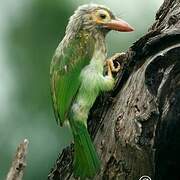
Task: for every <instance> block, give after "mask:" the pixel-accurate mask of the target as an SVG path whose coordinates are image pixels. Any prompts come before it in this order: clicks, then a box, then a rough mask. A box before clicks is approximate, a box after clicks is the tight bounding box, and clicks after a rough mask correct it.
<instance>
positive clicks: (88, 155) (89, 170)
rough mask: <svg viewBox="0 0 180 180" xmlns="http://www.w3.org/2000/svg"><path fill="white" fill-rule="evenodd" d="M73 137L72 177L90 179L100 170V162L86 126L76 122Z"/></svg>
mask: <svg viewBox="0 0 180 180" xmlns="http://www.w3.org/2000/svg"><path fill="white" fill-rule="evenodd" d="M73 135H74V175H75V176H77V177H81V179H85V178H86V177H89V178H92V177H94V176H95V174H96V173H97V172H98V171H99V169H100V160H99V158H98V155H97V152H96V150H95V147H94V145H93V144H92V141H91V138H90V136H89V133H88V131H87V129H86V126H85V125H84V124H83V123H82V122H76V123H75V127H74V130H73Z"/></svg>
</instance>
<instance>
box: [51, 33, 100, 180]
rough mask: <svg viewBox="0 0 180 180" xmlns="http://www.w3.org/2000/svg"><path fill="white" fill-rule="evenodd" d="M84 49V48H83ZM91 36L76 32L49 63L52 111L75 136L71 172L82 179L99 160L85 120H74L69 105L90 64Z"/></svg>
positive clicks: (92, 173)
mask: <svg viewBox="0 0 180 180" xmlns="http://www.w3.org/2000/svg"><path fill="white" fill-rule="evenodd" d="M85 49H87V51H84V50H85ZM93 51H94V39H93V38H92V37H91V36H87V34H86V32H83V31H82V32H81V33H79V34H78V35H77V36H76V37H75V39H73V40H72V41H71V42H70V43H69V44H68V46H67V47H66V48H65V49H63V51H62V44H60V46H59V47H58V48H57V50H56V53H55V55H54V57H53V61H52V64H51V83H52V84H51V88H52V97H53V103H54V110H55V114H56V117H57V119H58V121H59V122H60V125H61V126H62V125H63V123H64V121H67V120H68V121H69V124H70V126H71V129H72V133H73V137H74V144H75V145H74V151H75V153H74V175H75V176H80V177H81V179H85V178H86V177H93V176H94V175H95V174H96V172H97V171H98V170H99V169H100V161H99V158H98V155H97V153H96V150H95V148H94V145H93V144H92V141H91V138H90V136H89V134H88V131H87V128H86V125H85V122H83V120H84V119H82V121H78V120H77V121H75V119H73V117H72V116H71V106H72V103H73V101H74V100H75V99H76V97H77V94H78V91H79V88H80V86H81V79H80V73H81V70H82V69H83V68H84V67H85V66H86V65H88V64H89V63H90V60H91V58H92V55H93Z"/></svg>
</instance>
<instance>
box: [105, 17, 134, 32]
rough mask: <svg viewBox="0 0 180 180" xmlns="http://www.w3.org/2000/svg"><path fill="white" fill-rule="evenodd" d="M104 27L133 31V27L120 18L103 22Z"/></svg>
mask: <svg viewBox="0 0 180 180" xmlns="http://www.w3.org/2000/svg"><path fill="white" fill-rule="evenodd" d="M104 27H105V28H107V29H110V30H115V31H120V32H131V31H134V28H133V27H132V26H130V25H129V24H128V23H127V22H126V21H124V20H122V19H115V20H114V19H113V20H111V21H110V22H108V23H106V24H104Z"/></svg>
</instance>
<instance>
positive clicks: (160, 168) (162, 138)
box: [48, 0, 180, 180]
mask: <svg viewBox="0 0 180 180" xmlns="http://www.w3.org/2000/svg"><path fill="white" fill-rule="evenodd" d="M117 60H118V58H117ZM121 65H122V66H123V69H122V71H121V72H120V73H119V74H118V75H117V76H118V82H117V85H116V87H115V89H114V91H112V92H111V93H108V94H103V95H101V96H100V97H99V98H98V99H97V101H96V103H95V104H94V106H93V108H92V110H91V113H90V116H89V121H88V127H89V132H90V133H91V136H92V138H94V144H95V146H96V149H97V151H98V154H99V156H100V158H101V163H102V168H101V172H100V173H99V174H98V175H97V176H96V177H95V178H94V179H95V180H100V179H101V180H106V179H107V180H108V179H117V180H138V179H140V177H141V176H143V175H147V176H149V177H151V179H153V180H154V179H155V180H166V179H167V180H170V179H171V180H179V179H180V166H179V162H180V153H179V152H180V0H165V1H164V3H163V5H162V6H161V7H160V9H159V11H158V12H157V14H156V21H155V23H154V24H153V25H152V27H151V28H150V29H149V31H148V33H147V34H146V35H145V36H143V37H142V38H141V39H139V40H138V41H137V42H135V43H134V45H133V46H132V47H131V48H130V49H129V50H128V51H127V52H126V57H125V58H124V61H123V62H121ZM72 160H73V145H71V147H68V148H66V149H64V150H63V152H62V153H61V154H60V155H59V157H58V159H57V161H56V164H55V166H54V168H53V169H52V171H51V173H50V174H49V176H48V178H49V179H50V180H60V179H61V180H62V179H74V178H73V175H72ZM144 180H145V179H144ZM147 180H148V179H147Z"/></svg>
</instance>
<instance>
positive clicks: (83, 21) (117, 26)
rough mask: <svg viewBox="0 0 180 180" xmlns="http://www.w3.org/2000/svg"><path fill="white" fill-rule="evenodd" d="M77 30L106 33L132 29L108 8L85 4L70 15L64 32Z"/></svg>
mask: <svg viewBox="0 0 180 180" xmlns="http://www.w3.org/2000/svg"><path fill="white" fill-rule="evenodd" d="M79 30H87V31H90V32H93V31H94V32H102V33H105V34H106V33H107V32H109V31H110V30H116V31H121V32H130V31H133V30H134V29H133V28H132V27H131V26H130V25H129V24H128V23H127V22H125V21H123V20H121V19H119V18H117V17H116V16H115V15H114V14H113V13H112V12H111V11H110V9H109V8H107V7H105V6H102V5H97V4H87V5H82V6H80V7H79V8H78V9H77V10H76V11H75V13H74V15H72V16H71V18H70V21H69V24H68V26H67V31H66V32H68V31H71V32H74V33H76V32H77V31H79Z"/></svg>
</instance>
